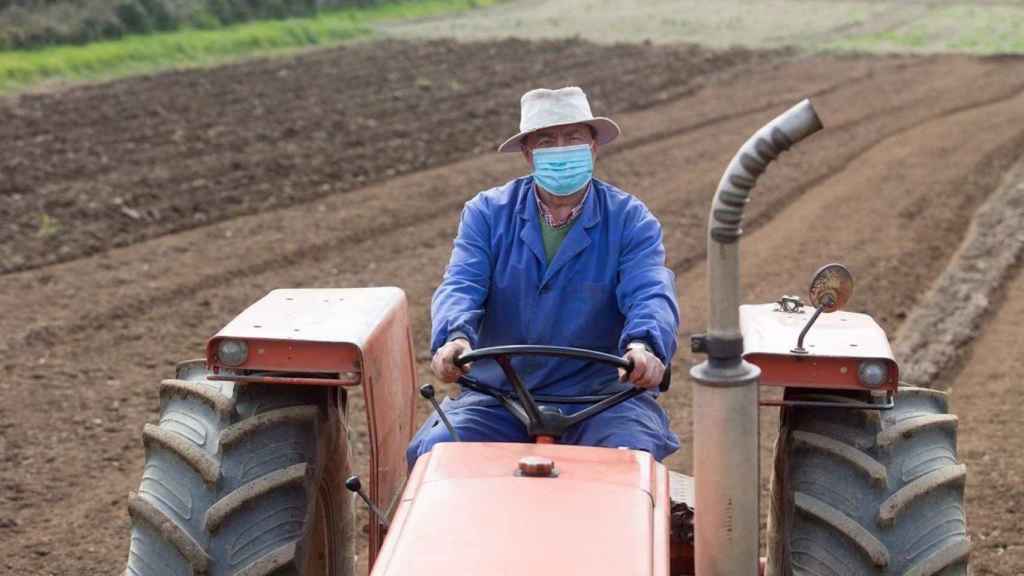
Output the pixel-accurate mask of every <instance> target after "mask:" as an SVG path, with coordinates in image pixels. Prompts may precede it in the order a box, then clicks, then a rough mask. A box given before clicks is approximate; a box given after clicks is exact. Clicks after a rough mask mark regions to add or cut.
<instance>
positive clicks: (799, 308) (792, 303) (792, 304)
mask: <svg viewBox="0 0 1024 576" xmlns="http://www.w3.org/2000/svg"><path fill="white" fill-rule="evenodd" d="M776 304H778V305H779V307H778V308H777V309H776V311H777V312H790V313H795V314H803V313H804V301H803V300H801V299H800V297H799V296H783V297H782V298H779V301H778V302H776Z"/></svg>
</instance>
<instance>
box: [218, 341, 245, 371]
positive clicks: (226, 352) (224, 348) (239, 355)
mask: <svg viewBox="0 0 1024 576" xmlns="http://www.w3.org/2000/svg"><path fill="white" fill-rule="evenodd" d="M217 358H219V359H220V361H221V363H222V364H224V365H225V366H241V365H242V364H244V363H245V361H246V359H247V358H249V347H248V346H246V345H245V342H244V341H242V340H221V341H220V343H219V344H217Z"/></svg>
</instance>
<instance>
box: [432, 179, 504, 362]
mask: <svg viewBox="0 0 1024 576" xmlns="http://www.w3.org/2000/svg"><path fill="white" fill-rule="evenodd" d="M490 239H491V230H490V223H489V219H488V215H487V212H486V206H485V205H484V201H483V199H482V198H481V197H479V196H478V197H477V198H474V199H473V200H470V201H469V202H467V203H466V206H465V208H463V210H462V219H461V221H460V222H459V232H458V234H457V235H456V237H455V246H454V247H453V248H452V257H451V260H450V261H449V262H448V269H447V270H446V271H445V273H444V279H443V280H442V281H441V285H440V286H438V287H437V290H436V291H435V292H434V297H433V299H432V301H431V306H430V318H431V342H430V350H431V352H432V353H433V352H435V351H437V349H438V348H440V347H441V346H443V345H444V344H445V343H446V342H447V341H448V340H449V339H450V338H451V337H452V336H453V335H454V334H458V335H460V336H464V337H466V339H467V340H469V343H470V345H471V346H473V347H474V348H475V347H476V345H477V341H478V334H479V330H480V322H481V320H482V319H483V316H484V304H485V302H486V300H487V295H488V293H489V291H490V288H491V266H492V264H491V240H490Z"/></svg>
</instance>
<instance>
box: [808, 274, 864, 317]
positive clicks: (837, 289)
mask: <svg viewBox="0 0 1024 576" xmlns="http://www.w3.org/2000/svg"><path fill="white" fill-rule="evenodd" d="M852 293H853V276H852V275H851V274H850V271H849V270H847V269H846V266H843V265H842V264H826V265H825V266H822V267H821V268H819V269H818V271H817V272H815V273H814V279H812V280H811V290H810V300H811V305H812V306H814V307H815V308H819V307H820V308H822V311H823V312H835V311H836V310H840V309H842V307H843V306H846V302H847V301H849V300H850V294H852Z"/></svg>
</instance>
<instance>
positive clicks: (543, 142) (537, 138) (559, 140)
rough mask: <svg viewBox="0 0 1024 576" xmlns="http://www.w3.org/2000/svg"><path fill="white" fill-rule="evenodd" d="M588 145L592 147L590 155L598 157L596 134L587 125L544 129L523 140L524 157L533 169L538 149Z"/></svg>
mask: <svg viewBox="0 0 1024 576" xmlns="http://www.w3.org/2000/svg"><path fill="white" fill-rule="evenodd" d="M580 144H587V145H589V146H590V153H591V154H594V155H595V157H596V153H597V141H595V140H594V132H593V131H592V129H591V128H590V126H589V125H587V124H569V125H566V126H552V127H551V128H544V129H543V130H538V131H536V132H534V133H532V134H528V135H527V136H526V138H525V139H524V140H523V156H524V157H525V158H526V161H527V162H528V163H529V164H530V169H531V170H532V169H533V151H534V150H535V149H537V148H556V147H560V146H578V145H580Z"/></svg>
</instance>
